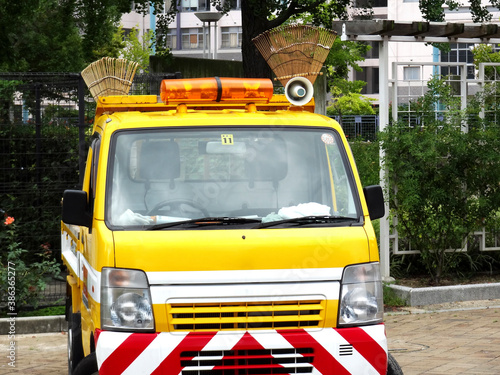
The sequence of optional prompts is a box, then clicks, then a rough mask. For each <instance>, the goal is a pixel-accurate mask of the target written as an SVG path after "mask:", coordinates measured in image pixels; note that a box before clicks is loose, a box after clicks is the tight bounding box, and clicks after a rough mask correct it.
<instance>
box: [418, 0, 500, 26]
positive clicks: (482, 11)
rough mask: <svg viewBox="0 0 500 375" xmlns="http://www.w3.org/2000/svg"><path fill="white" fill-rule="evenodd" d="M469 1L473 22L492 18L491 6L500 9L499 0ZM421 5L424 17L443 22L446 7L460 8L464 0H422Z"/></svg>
mask: <svg viewBox="0 0 500 375" xmlns="http://www.w3.org/2000/svg"><path fill="white" fill-rule="evenodd" d="M468 3H469V10H470V14H471V17H472V22H476V23H480V22H489V21H491V20H492V17H493V15H492V14H491V13H490V11H489V10H488V7H489V6H493V7H496V8H498V9H500V1H499V0H489V1H482V0H469V1H468ZM419 6H420V11H421V12H422V15H423V16H424V19H426V20H428V21H439V22H443V21H444V20H445V9H446V10H447V11H455V10H458V9H459V7H460V6H462V2H461V1H456V0H420V1H419ZM445 6H446V7H445Z"/></svg>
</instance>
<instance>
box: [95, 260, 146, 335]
mask: <svg viewBox="0 0 500 375" xmlns="http://www.w3.org/2000/svg"><path fill="white" fill-rule="evenodd" d="M101 327H102V329H110V330H133V331H153V330H154V327H155V322H154V316H153V308H152V303H151V294H150V292H149V285H148V279H147V277H146V274H145V273H144V272H143V271H139V270H128V269H121V268H103V270H102V273H101Z"/></svg>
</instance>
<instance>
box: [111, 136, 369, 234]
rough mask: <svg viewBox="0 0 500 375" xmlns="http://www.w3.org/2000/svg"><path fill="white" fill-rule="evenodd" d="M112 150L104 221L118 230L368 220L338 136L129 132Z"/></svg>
mask: <svg viewBox="0 0 500 375" xmlns="http://www.w3.org/2000/svg"><path fill="white" fill-rule="evenodd" d="M110 150H111V151H110V158H109V162H110V168H109V169H108V171H110V172H111V173H109V174H108V176H109V177H108V181H107V194H106V221H107V223H108V225H110V226H111V227H114V228H121V229H130V230H137V229H138V228H144V229H148V228H149V229H151V227H153V226H156V227H158V225H159V224H167V223H173V224H174V225H165V227H174V226H175V223H180V225H182V223H185V224H187V223H188V222H189V223H193V222H195V221H196V220H193V219H202V218H203V219H206V220H205V221H204V222H207V223H208V222H212V223H213V222H215V221H217V220H219V221H220V222H221V223H224V224H227V223H231V222H234V223H235V224H237V225H252V223H254V224H253V225H255V223H257V224H259V223H272V222H279V221H283V222H287V223H290V222H293V220H290V219H294V218H297V219H300V218H312V219H314V218H319V219H321V220H319V219H318V220H310V222H309V221H308V224H314V223H316V222H317V223H318V225H332V224H331V223H334V222H335V220H328V219H335V218H338V219H344V220H343V222H345V223H348V224H352V222H355V221H358V220H361V218H360V204H359V198H358V196H357V194H355V193H354V192H355V191H356V189H354V188H353V187H354V180H353V176H352V171H351V169H350V167H349V163H348V159H347V156H346V152H345V149H344V147H343V145H342V142H341V139H340V136H339V135H338V134H337V133H336V132H335V131H333V130H331V129H325V128H299V129H297V128H292V127H279V128H276V127H274V128H271V127H268V128H257V127H256V128H242V127H234V128H231V127H225V128H223V130H221V128H217V129H215V128H206V127H205V128H196V130H185V129H165V128H163V129H161V130H156V129H155V130H141V131H137V130H133V131H132V130H131V131H127V130H121V131H118V132H117V133H116V134H115V135H114V136H113V138H112V144H111V149H110ZM209 219H210V220H209ZM243 219H245V220H243ZM297 222H299V220H297ZM200 223H201V221H200ZM348 224H346V225H348ZM336 225H339V224H338V223H337V224H336ZM272 226H273V225H272V224H271V225H266V226H263V225H261V226H260V227H261V228H262V227H272ZM256 227H259V226H256Z"/></svg>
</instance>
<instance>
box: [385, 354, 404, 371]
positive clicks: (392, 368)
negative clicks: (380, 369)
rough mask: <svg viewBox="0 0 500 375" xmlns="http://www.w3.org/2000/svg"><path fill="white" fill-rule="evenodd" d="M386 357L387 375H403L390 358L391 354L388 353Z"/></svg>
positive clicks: (391, 357) (394, 361)
mask: <svg viewBox="0 0 500 375" xmlns="http://www.w3.org/2000/svg"><path fill="white" fill-rule="evenodd" d="M388 354H389V355H388V356H387V375H403V370H402V369H401V367H400V366H399V363H398V362H397V361H396V359H395V358H394V357H393V356H392V354H391V353H388Z"/></svg>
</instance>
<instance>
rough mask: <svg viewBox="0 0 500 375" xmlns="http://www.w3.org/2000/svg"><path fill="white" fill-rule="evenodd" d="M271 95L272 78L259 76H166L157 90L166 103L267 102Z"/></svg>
mask: <svg viewBox="0 0 500 375" xmlns="http://www.w3.org/2000/svg"><path fill="white" fill-rule="evenodd" d="M272 96H273V84H272V82H271V80H270V79H262V78H219V77H213V78H195V79H192V78H191V79H165V80H163V81H162V83H161V91H160V97H161V100H162V101H163V102H164V103H165V104H168V103H174V102H176V103H185V102H221V101H239V102H242V101H246V102H256V101H258V102H266V103H267V102H269V100H270V99H271V97H272Z"/></svg>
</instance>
